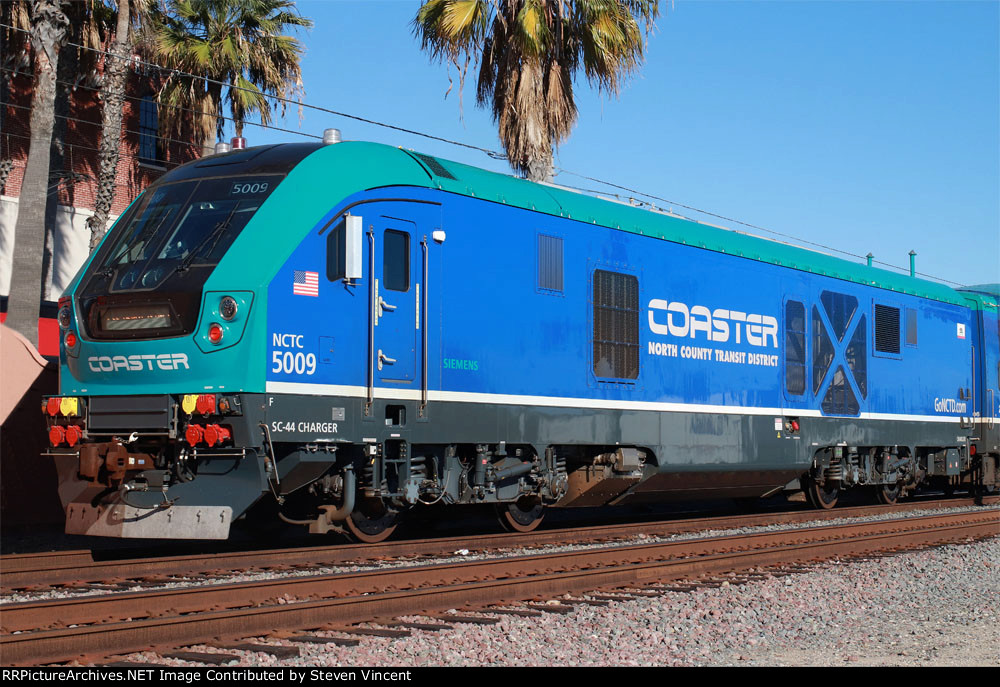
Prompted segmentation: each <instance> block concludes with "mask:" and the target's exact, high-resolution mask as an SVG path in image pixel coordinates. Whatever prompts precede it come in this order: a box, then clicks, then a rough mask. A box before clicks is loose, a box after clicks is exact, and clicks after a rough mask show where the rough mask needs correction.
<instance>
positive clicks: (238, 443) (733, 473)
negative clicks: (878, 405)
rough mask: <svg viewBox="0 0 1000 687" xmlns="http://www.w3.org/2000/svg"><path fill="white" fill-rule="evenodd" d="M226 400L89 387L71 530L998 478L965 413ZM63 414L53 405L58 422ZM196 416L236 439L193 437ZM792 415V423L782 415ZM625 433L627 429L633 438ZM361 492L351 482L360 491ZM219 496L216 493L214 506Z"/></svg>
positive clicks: (209, 526) (72, 484) (270, 397)
mask: <svg viewBox="0 0 1000 687" xmlns="http://www.w3.org/2000/svg"><path fill="white" fill-rule="evenodd" d="M228 398H229V399H230V400H231V403H229V404H228V405H229V407H230V409H233V408H235V409H236V410H234V411H233V412H230V413H229V414H217V415H201V414H197V413H196V414H193V415H186V414H185V413H184V412H183V411H181V410H180V397H179V396H169V395H161V396H155V397H139V398H138V399H137V398H135V397H131V398H129V399H124V398H118V397H95V398H90V399H86V400H85V403H84V415H83V417H81V418H80V419H79V420H72V421H74V422H80V423H81V424H82V425H84V427H85V429H84V434H83V438H82V442H81V443H80V444H79V445H77V446H76V447H74V448H73V449H66V448H61V449H53V451H52V452H51V455H53V456H54V457H55V460H56V462H57V466H58V467H59V472H60V496H61V497H62V499H63V502H64V504H65V505H66V507H67V525H66V531H67V532H68V533H71V534H92V535H103V536H116V537H143V538H150V537H156V538H206V539H218V538H225V537H227V536H228V534H229V526H230V524H231V523H232V521H233V520H235V519H238V518H239V517H241V516H243V515H244V514H246V513H247V511H248V510H250V509H251V507H253V506H254V504H257V503H258V502H260V501H262V500H263V501H264V502H266V503H269V504H272V507H273V505H276V506H277V510H278V512H279V513H281V515H282V517H283V519H285V520H288V521H291V522H296V523H301V524H308V525H309V526H310V529H311V530H312V531H316V532H324V531H328V530H330V529H339V528H340V526H339V523H341V522H342V521H343V520H344V519H345V518H347V517H350V515H351V513H352V512H354V511H358V512H369V511H372V508H373V506H372V504H376V505H377V508H375V510H378V511H379V512H381V509H382V508H387V509H390V510H392V511H393V512H400V511H404V510H406V509H409V508H412V507H415V506H418V505H434V504H438V503H446V504H455V503H464V504H474V503H494V504H509V503H518V502H526V501H527V502H535V503H543V504H547V505H550V506H557V507H579V506H603V505H617V504H636V503H651V502H657V501H661V500H665V499H666V498H667V497H668V496H669V498H671V499H675V500H676V499H677V498H692V499H698V498H717V497H736V498H745V497H751V498H755V497H761V496H767V495H770V494H774V493H777V492H779V491H781V490H786V491H791V490H797V489H799V488H806V487H807V485H809V484H818V485H821V486H822V488H824V489H826V490H827V491H831V490H842V489H845V488H850V487H883V488H885V489H888V490H889V491H888V492H887V493H889V494H890V495H892V494H894V493H895V494H899V495H902V494H905V493H908V492H912V491H913V490H915V489H917V488H918V487H919V486H920V485H921V484H926V483H928V482H932V481H934V480H937V481H938V482H939V484H955V483H958V482H960V481H962V480H965V481H970V480H972V479H975V480H977V481H978V483H979V484H981V485H983V486H986V487H995V486H996V484H997V476H998V470H997V462H998V460H1000V456H998V455H997V454H995V453H988V454H985V455H979V456H976V455H972V453H971V451H970V447H971V446H972V442H973V440H974V438H975V437H973V436H972V435H971V433H970V432H969V431H968V430H966V431H963V430H961V429H960V428H959V427H958V425H957V424H955V423H921V422H905V421H872V420H860V419H856V418H841V417H824V418H812V417H808V418H800V417H798V416H796V417H795V426H796V427H797V428H798V429H797V431H796V430H792V429H791V428H792V423H791V422H790V421H789V419H788V418H785V417H784V416H781V417H775V416H774V415H740V414H731V415H728V414H704V413H677V412H670V413H664V412H654V411H635V410H604V411H594V410H588V409H579V408H558V407H536V406H519V405H491V404H479V403H452V402H437V401H431V402H429V403H428V404H427V405H422V404H421V403H420V402H418V401H406V400H384V399H375V401H374V402H373V403H371V404H370V405H369V404H366V402H365V399H360V398H350V397H321V396H298V395H285V394H231V395H228ZM60 422H62V423H64V424H65V422H68V421H67V420H61V419H52V418H50V425H51V424H59V423H60ZM190 424H198V425H199V426H208V425H217V426H223V427H226V428H227V429H228V431H229V432H230V435H231V436H230V438H229V440H228V441H225V442H223V443H220V444H218V445H215V446H212V447H207V446H204V445H194V446H192V445H190V442H187V441H186V440H185V434H186V432H185V430H186V428H187V427H188V425H190ZM779 427H780V429H779ZM626 438H628V442H627V443H626V442H625V439H626ZM348 492H350V493H348ZM220 504H222V505H220Z"/></svg>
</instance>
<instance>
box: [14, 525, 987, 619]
mask: <svg viewBox="0 0 1000 687" xmlns="http://www.w3.org/2000/svg"><path fill="white" fill-rule="evenodd" d="M981 510H995V511H996V512H997V514H998V517H1000V507H997V506H987V507H985V508H984V507H982V506H963V507H959V508H923V509H920V510H914V511H904V512H896V513H877V514H873V515H867V516H861V517H850V518H832V519H828V520H815V521H811V522H804V523H778V524H773V525H759V526H754V527H739V528H732V529H707V530H699V531H694V532H684V533H680V534H673V535H667V536H657V535H646V534H639V535H636V536H633V537H629V538H626V539H620V540H617V541H613V542H608V541H603V542H594V543H588V544H551V545H544V546H538V547H531V548H525V547H519V548H507V549H501V550H490V551H475V552H470V551H469V550H468V549H460V550H457V551H454V552H453V553H452V555H440V556H433V557H430V558H424V559H420V560H417V561H414V560H412V559H399V560H392V559H390V560H381V561H375V562H365V563H344V564H341V565H334V566H317V567H309V568H303V569H299V570H285V571H276V570H265V571H247V572H242V573H234V574H232V575H225V576H220V577H215V578H213V579H211V580H206V579H204V578H198V577H197V576H194V577H191V578H188V579H185V580H183V581H175V582H165V583H160V584H139V583H136V584H135V585H133V586H129V587H128V588H126V589H123V590H121V591H123V592H140V591H146V592H148V591H154V590H160V589H183V588H186V587H194V586H203V585H223V584H236V583H242V582H261V581H266V580H271V579H276V578H279V577H280V578H290V577H311V576H315V575H334V574H338V573H352V572H367V571H372V570H387V569H390V568H400V567H406V566H422V565H438V564H443V563H454V562H459V561H470V560H491V559H500V558H510V557H513V556H526V555H531V554H552V553H561V552H569V551H583V550H589V549H601V548H608V547H615V546H633V545H636V544H653V543H657V542H667V541H681V540H688V539H702V538H711V537H730V536H738V535H745V534H759V533H763V532H778V531H782V530H792V529H802V528H808V527H828V526H832V525H842V524H848V523H864V522H876V521H886V520H902V519H907V518H915V517H923V516H929V515H944V514H957V513H964V512H975V511H981ZM106 593H107V592H106V591H104V590H101V589H95V588H87V587H83V588H77V589H68V588H58V587H57V588H53V589H49V590H45V591H41V592H36V591H19V592H14V593H10V594H4V595H0V604H6V603H17V602H22V601H46V600H51V599H60V598H69V597H74V598H76V597H84V596H98V595H102V594H106Z"/></svg>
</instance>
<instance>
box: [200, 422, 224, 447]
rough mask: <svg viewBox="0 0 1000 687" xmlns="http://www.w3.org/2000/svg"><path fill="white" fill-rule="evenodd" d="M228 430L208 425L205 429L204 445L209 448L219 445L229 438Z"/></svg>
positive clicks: (219, 426)
mask: <svg viewBox="0 0 1000 687" xmlns="http://www.w3.org/2000/svg"><path fill="white" fill-rule="evenodd" d="M229 436H230V434H229V430H228V429H226V428H225V427H223V426H221V425H209V426H207V427H206V428H205V443H206V444H208V445H209V446H215V445H216V444H221V443H222V442H224V441H226V440H227V439H228V438H229Z"/></svg>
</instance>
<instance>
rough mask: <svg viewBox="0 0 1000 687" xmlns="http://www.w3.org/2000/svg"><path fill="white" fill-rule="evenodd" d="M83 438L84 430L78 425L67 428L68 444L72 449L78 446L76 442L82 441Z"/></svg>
mask: <svg viewBox="0 0 1000 687" xmlns="http://www.w3.org/2000/svg"><path fill="white" fill-rule="evenodd" d="M82 436H83V430H81V429H80V428H79V427H77V426H76V425H70V426H69V427H67V428H66V443H67V444H69V446H70V448H73V447H74V446H76V442H78V441H80V437H82Z"/></svg>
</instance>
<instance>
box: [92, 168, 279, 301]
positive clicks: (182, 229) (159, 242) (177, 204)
mask: <svg viewBox="0 0 1000 687" xmlns="http://www.w3.org/2000/svg"><path fill="white" fill-rule="evenodd" d="M281 178H282V177H280V176H274V175H269V176H256V177H237V178H232V177H230V178H228V179H205V180H201V181H185V182H179V183H175V184H167V185H165V186H162V187H160V188H157V189H155V190H153V191H152V192H151V193H150V194H149V195H148V196H147V197H146V198H143V200H142V201H141V204H140V205H139V207H138V208H137V209H136V211H135V212H134V213H133V214H132V216H131V217H129V218H126V220H125V222H123V223H122V226H121V227H116V231H115V233H116V234H117V236H114V237H112V238H111V240H110V245H111V248H110V249H109V250H108V251H106V252H105V253H104V256H103V259H102V260H101V262H100V264H99V266H98V267H97V268H96V273H97V274H99V275H101V276H103V277H107V278H111V284H110V291H111V292H112V293H113V292H116V291H135V290H149V289H155V288H157V287H158V286H160V285H161V284H163V283H164V282H165V281H166V280H167V279H168V278H169V277H171V276H173V275H183V274H184V273H185V272H187V271H188V270H189V269H191V268H193V267H201V268H204V267H214V266H215V265H217V264H218V262H219V260H221V259H222V256H223V255H224V254H225V252H226V250H228V248H229V246H230V245H231V244H232V242H233V241H234V240H235V239H236V237H237V236H238V235H239V233H240V231H242V229H243V227H244V226H245V225H246V223H247V222H249V221H250V218H251V217H253V215H254V213H255V212H256V211H257V210H258V208H260V206H261V204H262V203H263V202H264V200H265V199H266V198H267V196H268V195H270V193H271V192H272V191H273V190H274V188H275V187H276V186H277V185H278V182H280V181H281ZM206 276H207V275H206Z"/></svg>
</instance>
